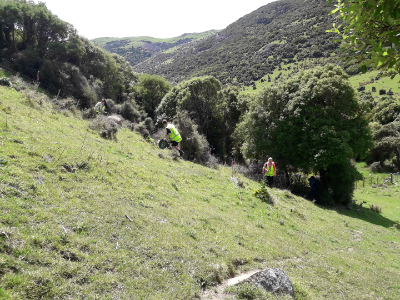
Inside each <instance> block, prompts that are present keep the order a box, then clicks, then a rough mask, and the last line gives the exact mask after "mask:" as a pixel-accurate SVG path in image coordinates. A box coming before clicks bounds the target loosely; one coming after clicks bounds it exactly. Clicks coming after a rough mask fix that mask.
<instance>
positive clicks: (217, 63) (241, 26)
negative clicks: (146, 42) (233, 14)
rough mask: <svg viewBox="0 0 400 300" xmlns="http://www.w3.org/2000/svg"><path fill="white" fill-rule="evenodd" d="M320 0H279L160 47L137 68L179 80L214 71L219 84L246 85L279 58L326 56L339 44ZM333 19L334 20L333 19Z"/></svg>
mask: <svg viewBox="0 0 400 300" xmlns="http://www.w3.org/2000/svg"><path fill="white" fill-rule="evenodd" d="M332 9H333V8H332V6H331V7H329V6H328V5H327V1H325V0H307V1H303V0H280V1H276V2H272V3H269V4H267V5H265V6H263V7H260V8H259V9H258V10H256V11H254V12H252V13H250V14H248V15H246V16H244V17H242V18H240V19H239V20H238V21H236V22H234V23H232V24H231V25H229V26H228V27H227V28H225V29H224V30H222V31H220V32H218V34H216V35H213V36H210V37H208V38H206V39H204V40H201V41H199V42H196V43H191V44H188V45H186V46H182V47H181V48H180V49H179V50H178V51H175V52H173V53H165V52H164V53H160V54H159V55H156V56H154V57H151V58H150V59H147V60H145V61H144V62H142V63H140V64H138V65H136V66H134V70H135V71H137V72H144V73H150V74H158V75H162V76H165V77H166V78H167V79H168V80H170V81H171V82H179V81H181V80H183V79H188V78H191V77H193V76H201V75H213V76H215V77H217V78H218V79H219V80H220V81H221V82H222V83H224V84H235V85H247V86H248V85H250V84H251V83H252V82H253V81H256V80H259V79H260V78H262V77H263V76H265V75H266V74H271V73H272V72H273V71H274V70H275V69H276V68H277V67H278V66H279V65H280V64H281V63H283V62H284V63H291V62H299V61H303V60H306V59H309V58H320V57H327V58H330V57H331V56H332V55H335V54H334V53H335V51H336V50H337V48H338V46H339V44H338V43H335V42H334V41H333V39H334V38H335V35H334V34H330V33H327V32H326V30H328V29H331V27H332V23H334V22H335V19H334V16H329V12H330V11H331V10H332ZM336 23H337V21H336Z"/></svg>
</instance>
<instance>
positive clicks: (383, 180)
mask: <svg viewBox="0 0 400 300" xmlns="http://www.w3.org/2000/svg"><path fill="white" fill-rule="evenodd" d="M399 182H400V172H397V173H391V174H379V175H372V174H370V176H369V177H363V179H362V180H360V181H357V182H356V189H359V188H365V187H368V186H370V187H372V186H384V185H387V184H398V183H399Z"/></svg>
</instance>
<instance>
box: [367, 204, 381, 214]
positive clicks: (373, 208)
mask: <svg viewBox="0 0 400 300" xmlns="http://www.w3.org/2000/svg"><path fill="white" fill-rule="evenodd" d="M370 208H371V210H372V211H373V212H376V213H378V214H380V213H381V212H382V208H381V207H380V206H378V205H374V204H372V205H370Z"/></svg>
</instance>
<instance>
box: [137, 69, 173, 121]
mask: <svg viewBox="0 0 400 300" xmlns="http://www.w3.org/2000/svg"><path fill="white" fill-rule="evenodd" d="M171 88H172V87H171V84H170V83H169V82H168V81H167V80H166V79H164V78H163V77H161V76H158V75H149V74H142V75H140V76H139V81H138V82H137V84H136V85H135V86H133V87H132V90H133V93H134V96H135V99H136V102H137V103H138V104H139V105H140V106H142V108H143V109H144V111H145V112H146V113H147V114H148V115H149V117H151V118H154V116H155V110H156V109H157V107H158V105H160V102H161V100H162V98H163V97H164V96H165V95H166V94H167V93H168V92H169V91H170V90H171Z"/></svg>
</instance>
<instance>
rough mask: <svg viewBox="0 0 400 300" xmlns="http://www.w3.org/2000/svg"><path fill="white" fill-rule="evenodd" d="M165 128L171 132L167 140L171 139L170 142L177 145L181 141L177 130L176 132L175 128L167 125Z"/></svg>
mask: <svg viewBox="0 0 400 300" xmlns="http://www.w3.org/2000/svg"><path fill="white" fill-rule="evenodd" d="M167 128H168V129H169V130H170V131H171V134H170V136H169V138H170V139H171V141H174V142H178V143H179V142H180V141H182V138H181V136H180V134H179V132H178V130H176V128H175V126H174V125H172V124H168V125H167Z"/></svg>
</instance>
